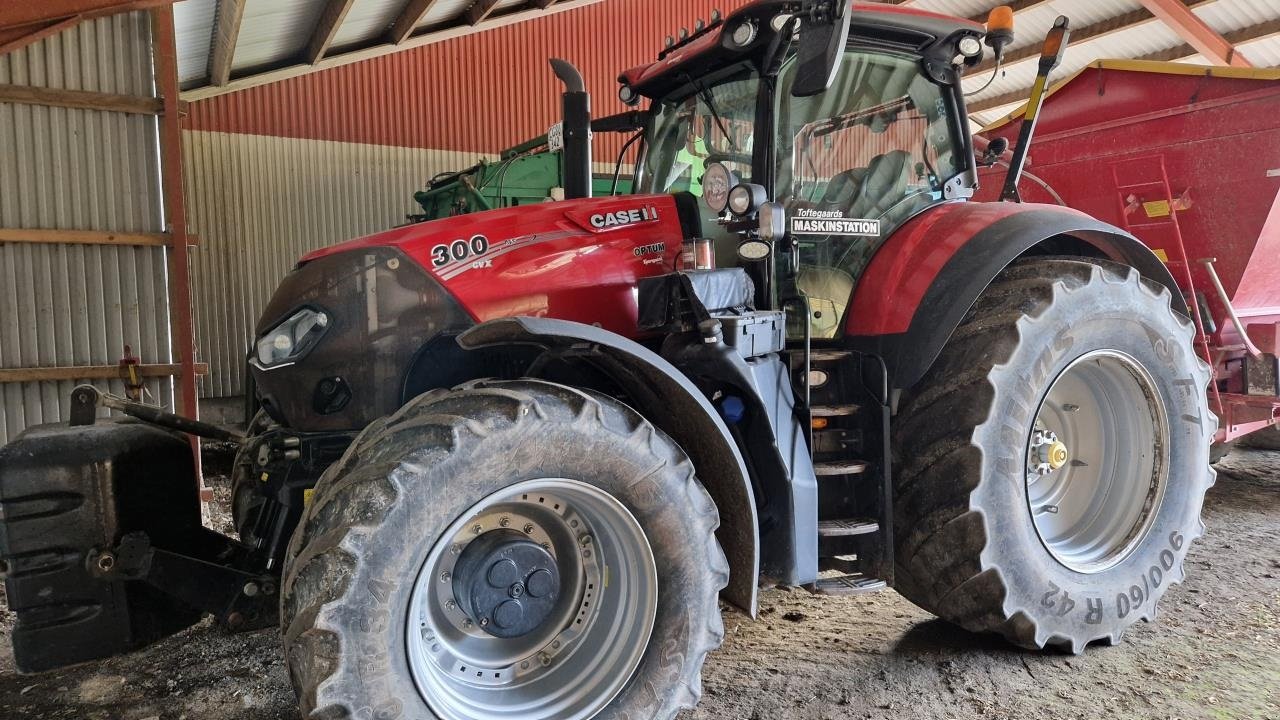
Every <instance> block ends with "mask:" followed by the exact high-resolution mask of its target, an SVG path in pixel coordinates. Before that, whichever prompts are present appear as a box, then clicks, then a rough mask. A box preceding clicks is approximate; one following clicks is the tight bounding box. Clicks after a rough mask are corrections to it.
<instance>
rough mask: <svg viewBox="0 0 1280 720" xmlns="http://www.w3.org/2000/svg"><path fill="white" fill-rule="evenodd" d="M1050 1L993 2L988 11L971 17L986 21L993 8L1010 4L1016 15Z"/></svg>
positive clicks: (1050, 0) (976, 20)
mask: <svg viewBox="0 0 1280 720" xmlns="http://www.w3.org/2000/svg"><path fill="white" fill-rule="evenodd" d="M1050 2H1052V0H1012V1H1011V2H996V3H992V4H991V8H990V9H988V10H987V12H984V13H981V14H979V15H970V16H969V19H970V20H972V21H973V22H977V23H985V22H986V21H987V18H988V17H990V15H991V10H994V9H995V8H997V7H1000V6H1001V5H1008V6H1009V7H1010V8H1012V9H1013V12H1014V14H1015V15H1016V14H1017V13H1020V12H1026V11H1027V10H1033V9H1035V8H1038V7H1040V6H1041V5H1047V4H1049V3H1050Z"/></svg>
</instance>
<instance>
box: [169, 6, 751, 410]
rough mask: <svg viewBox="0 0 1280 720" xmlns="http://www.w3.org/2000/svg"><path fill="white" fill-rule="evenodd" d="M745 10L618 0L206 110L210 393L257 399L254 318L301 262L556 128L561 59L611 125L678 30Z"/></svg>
mask: <svg viewBox="0 0 1280 720" xmlns="http://www.w3.org/2000/svg"><path fill="white" fill-rule="evenodd" d="M746 2H747V0H730V1H727V2H724V1H719V0H669V1H668V0H664V1H663V2H661V3H654V2H652V0H609V1H608V2H605V3H600V4H597V5H591V6H587V7H584V8H580V9H577V10H572V11H567V12H563V13H559V14H556V15H552V16H548V17H547V18H545V19H540V20H533V21H530V22H526V23H521V24H518V25H512V26H507V27H502V28H497V29H494V30H490V31H488V32H482V33H478V34H475V35H470V36H467V37H463V38H457V39H453V40H446V41H444V42H440V43H437V44H433V45H427V46H424V47H420V48H416V49H413V50H407V51H405V52H402V53H396V54H394V55H388V56H385V57H380V58H376V59H373V60H369V61H366V62H362V63H357V64H353V65H347V66H343V67H338V68H334V69H331V70H325V71H322V72H318V73H314V74H311V75H306V76H302V77H299V78H295V79H292V80H286V81H283V82H280V83H275V84H272V85H265V86H261V87H256V88H251V89H248V90H243V91H240V92H235V93H231V94H228V95H223V96H219V97H216V98H212V99H209V100H202V101H198V102H195V103H192V105H191V111H190V116H189V118H188V125H187V126H188V128H189V130H188V131H187V132H186V133H185V136H186V141H185V143H184V147H185V153H184V158H183V165H184V167H185V169H186V179H187V182H186V192H187V208H188V212H189V215H190V218H191V219H190V222H189V224H190V226H191V231H192V232H194V233H196V234H197V235H199V236H200V239H201V246H200V247H199V248H198V249H196V250H195V252H194V253H193V256H192V257H193V262H192V283H193V291H194V293H195V306H196V334H197V342H198V348H199V358H200V360H201V361H204V362H208V363H209V366H210V374H209V375H208V376H207V377H206V378H205V379H204V380H203V384H202V386H201V394H202V396H204V397H229V396H234V395H239V394H241V393H242V392H243V391H244V353H245V350H246V348H247V346H248V343H249V341H250V339H251V336H252V328H253V325H254V322H255V321H256V319H257V316H258V314H259V312H260V311H261V309H262V307H263V306H264V305H265V303H266V300H267V298H268V297H269V296H270V293H271V292H272V291H273V290H274V289H275V286H276V284H277V283H278V282H279V281H280V278H281V277H283V275H284V274H285V273H286V272H287V271H288V270H289V268H291V267H292V266H293V264H294V263H295V262H296V260H297V259H298V257H299V256H301V255H302V254H304V253H306V252H307V251H309V250H312V249H315V248H319V247H324V246H326V245H331V244H333V243H336V242H340V241H342V240H345V239H348V238H351V237H357V236H360V235H366V234H369V233H372V232H376V231H378V230H383V229H386V228H388V227H391V226H394V225H397V224H399V223H401V222H403V219H404V216H405V215H406V214H408V213H410V212H413V211H414V210H415V205H414V203H413V199H412V195H413V193H414V191H416V190H418V189H421V188H422V187H424V186H425V184H426V181H427V179H429V178H430V177H431V176H432V175H434V174H436V173H437V172H441V171H443V170H456V169H460V168H463V167H467V166H469V165H471V164H473V163H474V162H475V161H476V160H477V159H479V157H481V156H483V155H491V154H496V153H497V152H499V151H500V150H502V149H503V148H506V147H509V146H511V145H514V144H515V143H517V142H519V141H522V140H525V139H527V138H530V137H535V136H537V135H540V134H542V133H544V132H546V131H547V128H548V127H549V126H550V125H551V124H553V123H554V122H556V121H557V120H558V119H559V112H560V110H559V98H560V95H559V93H560V91H561V88H560V87H559V86H558V84H557V81H556V80H555V77H554V76H553V75H552V73H551V70H550V68H549V67H548V65H547V59H548V58H549V57H564V58H566V59H569V60H571V61H572V62H574V63H575V64H577V65H578V66H579V67H580V68H581V69H582V71H583V74H584V76H585V77H586V79H587V84H588V88H589V89H590V90H591V92H592V93H593V94H594V97H593V105H594V108H593V109H594V113H595V114H596V115H597V116H602V115H608V114H612V113H615V112H621V111H623V110H625V109H626V107H625V106H623V105H622V104H621V103H620V102H619V101H618V100H617V83H616V78H617V76H618V74H619V73H620V72H621V71H622V70H625V69H628V68H630V67H634V66H636V65H640V64H643V63H646V62H650V61H652V60H654V59H655V58H656V56H657V53H658V51H659V49H661V47H662V41H663V38H664V37H666V35H668V34H673V35H674V34H676V33H677V32H678V31H679V28H680V27H681V26H692V25H693V23H694V21H695V20H696V19H697V18H699V17H702V18H706V17H709V16H710V14H711V10H712V8H720V9H721V10H723V11H724V12H726V13H727V12H730V11H732V10H733V9H736V8H738V7H740V6H742V5H744V4H746ZM616 142H617V140H616V138H609V140H608V141H607V142H605V143H601V144H600V146H599V147H598V155H597V160H607V159H611V157H612V153H611V152H610V151H611V150H612V152H616ZM609 169H612V168H611V166H610V167H609Z"/></svg>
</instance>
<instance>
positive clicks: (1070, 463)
mask: <svg viewBox="0 0 1280 720" xmlns="http://www.w3.org/2000/svg"><path fill="white" fill-rule="evenodd" d="M1168 447H1169V429H1168V421H1167V416H1166V414H1165V409H1164V403H1163V402H1162V400H1161V398H1160V394H1159V392H1157V390H1156V387H1155V381H1154V380H1153V379H1152V377H1151V374H1150V373H1148V372H1147V370H1146V369H1145V368H1144V367H1143V366H1142V365H1141V364H1140V363H1138V361H1136V360H1134V359H1133V358H1132V357H1130V356H1128V355H1126V354H1124V353H1121V352H1116V351H1110V350H1106V351H1097V352H1092V353H1089V354H1087V355H1084V356H1082V357H1080V358H1079V359H1077V360H1076V361H1075V362H1073V363H1072V364H1071V365H1070V366H1068V367H1067V368H1066V369H1065V370H1063V371H1062V373H1061V374H1059V375H1058V377H1057V378H1056V379H1055V380H1054V382H1053V384H1052V385H1051V386H1050V388H1049V392H1048V393H1047V394H1046V395H1045V398H1044V400H1043V401H1042V402H1041V404H1040V407H1039V409H1038V410H1037V411H1036V420H1035V425H1034V426H1033V428H1032V430H1031V435H1030V438H1029V440H1028V442H1027V454H1026V473H1027V496H1026V497H1027V507H1028V509H1029V511H1030V512H1031V517H1032V520H1033V522H1034V524H1035V528H1036V532H1037V533H1038V534H1039V536H1040V541H1041V542H1042V543H1043V544H1044V546H1045V548H1046V549H1047V550H1048V551H1049V553H1050V554H1051V555H1053V557H1054V558H1055V559H1056V560H1057V561H1058V562H1059V563H1061V564H1062V565H1064V566H1066V567H1067V568H1069V569H1071V570H1074V571H1076V572H1080V573H1097V572H1102V571H1103V570H1106V569H1108V568H1111V567H1114V566H1115V565H1117V564H1118V563H1120V562H1122V561H1123V560H1124V559H1125V558H1127V557H1128V556H1129V555H1130V554H1131V553H1132V552H1133V550H1134V549H1135V548H1136V547H1137V546H1138V545H1139V544H1140V543H1141V542H1142V539H1143V538H1144V537H1146V534H1147V533H1148V532H1149V531H1150V529H1151V523H1152V521H1153V520H1154V518H1155V516H1156V511H1157V510H1158V509H1159V507H1160V503H1161V502H1162V501H1163V499H1164V491H1165V484H1166V478H1167V476H1168Z"/></svg>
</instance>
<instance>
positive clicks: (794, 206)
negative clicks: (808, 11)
mask: <svg viewBox="0 0 1280 720" xmlns="http://www.w3.org/2000/svg"><path fill="white" fill-rule="evenodd" d="M795 70H796V63H795V62H794V61H792V62H790V63H789V64H788V66H787V67H784V68H783V70H782V75H781V83H780V85H781V89H780V90H779V92H778V94H777V103H778V107H777V114H778V125H777V139H776V142H777V147H778V153H777V158H778V166H777V178H778V182H777V195H778V198H777V199H778V200H779V201H780V202H782V203H783V204H784V205H786V207H787V215H788V217H789V218H791V221H790V222H791V227H790V228H789V229H790V231H791V234H792V237H793V239H794V240H795V241H796V247H797V250H798V257H797V259H798V267H797V278H796V282H797V286H798V287H799V289H800V290H801V291H802V292H804V293H805V295H807V296H808V297H809V298H810V302H811V303H812V304H815V305H816V306H819V307H821V308H823V311H822V312H821V313H820V315H819V316H820V317H821V318H823V320H822V322H818V321H814V322H813V327H812V333H813V336H814V337H835V336H836V335H837V334H839V331H840V328H841V327H843V319H844V318H843V314H844V308H845V307H846V306H847V304H848V299H849V295H850V293H851V292H852V291H853V287H854V284H855V280H856V278H857V277H858V276H859V275H860V274H861V272H862V270H863V269H865V267H866V265H867V263H869V262H870V261H871V257H872V255H873V254H874V253H875V251H876V250H877V249H879V247H880V243H881V242H882V241H883V239H884V238H887V237H888V236H889V235H890V234H891V233H892V232H893V231H894V230H895V229H897V228H898V227H899V226H900V225H901V224H902V223H904V222H906V221H907V220H908V219H910V218H911V217H912V216H913V215H915V214H916V213H917V212H919V211H920V210H922V209H924V208H926V207H928V206H930V205H932V204H934V203H936V202H940V201H941V200H942V199H943V188H944V186H945V184H946V182H947V181H948V180H950V179H951V178H952V177H953V176H955V175H956V173H958V172H960V171H961V169H962V168H961V167H960V164H961V160H960V158H961V157H962V154H961V152H960V148H959V145H958V141H957V139H956V134H955V132H954V131H953V128H952V122H951V120H950V115H949V113H948V111H947V103H946V101H945V99H944V97H943V90H942V88H941V87H939V86H938V85H937V84H935V83H933V82H931V81H930V80H929V78H927V77H926V76H925V75H924V74H923V73H922V71H921V68H920V60H919V58H914V57H909V56H903V55H896V54H891V53H887V52H878V51H869V50H866V49H850V50H848V51H846V52H845V54H844V57H843V58H842V59H841V64H840V69H839V72H838V73H837V75H836V81H835V84H834V85H832V87H831V89H830V90H828V91H826V92H825V93H822V94H820V95H817V96H814V97H807V98H796V97H792V96H791V90H790V88H791V83H792V82H793V81H794V79H795ZM815 309H816V308H815Z"/></svg>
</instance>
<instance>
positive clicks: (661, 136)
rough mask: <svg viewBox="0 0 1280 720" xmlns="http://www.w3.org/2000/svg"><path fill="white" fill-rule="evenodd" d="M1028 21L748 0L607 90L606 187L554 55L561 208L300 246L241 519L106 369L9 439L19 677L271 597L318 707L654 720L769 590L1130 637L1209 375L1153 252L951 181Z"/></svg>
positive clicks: (1203, 411) (180, 423)
mask: <svg viewBox="0 0 1280 720" xmlns="http://www.w3.org/2000/svg"><path fill="white" fill-rule="evenodd" d="M1065 30H1066V28H1065V22H1064V23H1062V24H1061V25H1060V27H1059V28H1057V29H1056V30H1055V33H1054V34H1053V35H1051V36H1050V41H1049V42H1048V43H1047V45H1046V54H1045V60H1044V61H1043V63H1042V79H1043V77H1044V76H1047V74H1048V72H1049V70H1051V69H1052V67H1053V66H1054V64H1055V61H1056V58H1057V57H1058V56H1059V54H1060V51H1061V45H1062V44H1063V42H1064V41H1065ZM1010 37H1011V28H1010V27H1006V26H1003V25H1002V24H1001V23H998V22H997V23H993V24H989V27H984V26H983V25H980V24H975V23H972V22H967V21H964V20H958V19H954V18H949V17H944V16H940V15H936V14H932V13H927V12H921V11H917V10H912V9H908V8H902V7H894V6H892V5H870V4H866V5H864V4H854V5H852V6H851V7H850V6H849V5H848V4H847V3H845V2H842V1H840V2H835V1H833V0H803V1H799V0H761V1H760V2H756V3H753V4H751V5H749V6H747V7H745V8H743V9H741V10H739V11H738V12H735V13H733V14H732V15H730V16H729V17H726V18H716V19H714V20H713V22H711V23H710V24H709V25H707V26H706V27H705V28H702V29H701V30H700V31H699V32H697V33H694V34H692V35H691V36H690V37H688V38H686V39H684V40H682V41H681V42H679V43H675V44H672V46H670V47H668V48H667V49H666V50H665V51H664V52H663V53H662V55H661V56H660V59H659V60H658V61H657V62H655V63H653V64H651V65H648V66H645V67H640V68H635V69H633V70H630V71H627V72H626V73H624V74H623V75H622V77H621V83H622V97H623V98H624V100H627V101H630V102H632V103H634V104H639V103H641V102H642V101H647V102H648V111H647V112H645V113H643V116H642V120H643V123H642V124H643V126H644V127H643V130H642V131H641V132H642V134H641V138H642V142H641V143H640V146H641V148H642V149H641V150H640V156H639V159H638V161H637V163H636V169H635V177H634V181H635V187H636V193H637V194H635V195H629V196H625V197H606V198H598V199H593V198H591V197H589V195H590V188H591V167H592V166H591V154H590V133H589V127H590V117H589V111H588V98H587V95H586V93H585V91H584V89H583V87H582V84H581V79H580V77H578V76H577V74H576V72H575V71H574V70H573V68H572V67H570V66H568V65H567V64H565V63H554V65H555V66H556V72H557V73H558V74H559V75H560V77H561V78H562V79H564V80H565V82H566V83H567V85H568V89H567V92H566V93H565V103H564V105H565V118H564V124H563V137H564V161H565V163H566V174H565V176H566V178H567V181H566V187H565V192H566V196H567V198H568V199H566V200H565V201H563V202H555V203H544V204H537V205H529V206H522V207H518V208H507V209H500V210H494V211H490V212H484V213H475V214H470V215H463V216H459V217H454V218H450V219H446V220H440V221H436V222H430V223H421V224H416V225H411V226H407V227H403V228H398V229H395V230H391V231H388V232H385V233H381V234H379V235H375V236H372V237H369V238H364V239H361V240H356V241H353V242H349V243H345V244H343V245H339V246H337V247H333V248H329V249H327V250H323V251H321V252H317V253H313V254H312V255H309V256H307V257H306V258H304V259H303V260H302V262H301V263H300V264H299V265H298V267H297V269H295V270H294V271H293V272H292V273H291V274H290V275H289V276H288V277H287V278H286V279H285V280H284V282H283V283H282V284H281V286H280V288H279V289H278V290H277V292H276V294H275V296H274V298H273V300H272V301H271V303H270V305H269V306H268V307H267V309H266V312H265V313H264V315H263V317H262V321H261V322H260V323H259V325H258V328H257V337H256V338H255V345H254V349H253V352H252V356H251V361H250V362H251V365H252V372H253V377H254V379H255V382H256V397H257V398H258V400H259V401H260V403H261V412H260V413H259V414H258V416H257V417H256V418H255V419H254V421H253V423H252V424H251V427H250V428H249V434H248V436H247V437H240V436H230V435H228V434H227V433H225V432H223V433H222V436H223V437H231V439H233V440H235V441H236V442H241V443H242V444H243V448H242V450H241V452H240V454H239V457H238V459H237V462H236V470H235V482H236V487H235V508H234V510H235V520H236V524H237V529H238V532H239V539H238V540H232V539H231V538H226V537H223V536H220V535H217V534H215V533H212V532H210V531H206V530H203V529H202V528H200V527H199V517H198V515H199V512H198V509H197V507H198V505H197V501H196V499H195V489H194V488H195V482H194V479H193V477H192V475H193V473H192V470H191V462H190V457H189V455H187V454H186V453H185V451H184V448H185V447H186V445H185V444H184V441H183V440H182V439H180V438H179V437H177V436H175V435H173V434H170V433H169V432H168V431H166V430H162V429H159V428H158V427H156V426H157V424H160V425H167V426H169V427H173V428H176V429H179V430H184V431H187V432H192V433H196V434H207V433H213V432H215V431H214V430H213V429H212V428H210V427H209V426H205V425H203V424H201V423H196V422H193V421H186V420H182V419H180V418H176V417H174V416H171V415H168V414H165V413H163V412H160V411H158V410H156V409H152V408H146V407H145V406H140V405H137V404H135V403H130V402H128V401H124V400H121V399H119V398H114V397H111V396H108V395H102V394H100V393H98V392H97V391H95V390H93V388H88V387H82V388H79V389H77V391H76V393H75V395H74V397H73V400H72V407H73V418H72V425H71V426H63V427H49V428H39V429H35V430H32V431H29V432H27V433H26V434H24V435H23V436H21V437H19V438H18V439H17V440H15V441H14V442H13V443H12V444H10V445H9V446H7V447H6V448H5V449H4V450H3V451H0V503H2V505H0V507H3V511H4V512H3V534H2V535H0V554H2V555H3V558H4V561H5V562H6V563H7V568H8V576H7V589H8V597H9V602H10V604H11V607H12V608H13V609H14V610H15V611H16V612H17V614H18V624H17V626H16V627H15V630H14V633H13V642H14V646H15V655H16V658H17V662H18V665H19V667H20V668H21V669H23V670H26V671H37V670H42V669H46V668H50V667H55V666H58V665H62V664H66V663H71V662H77V661H82V660H85V659H89V658H93V657H101V656H104V655H108V654H112V653H118V652H123V651H126V650H129V649H132V648H135V647H138V646H140V645H142V644H145V643H147V642H150V641H152V640H154V639H156V638H157V637H160V636H162V635H164V634H165V633H168V632H172V631H173V630H174V629H176V628H180V627H183V626H185V625H187V624H189V623H191V622H193V621H194V619H195V618H196V617H198V616H199V614H200V613H201V612H210V613H213V614H214V615H215V616H216V617H217V618H218V619H219V620H220V621H221V622H223V623H224V624H225V625H226V626H227V627H229V628H232V629H238V628H249V627H261V626H264V625H268V624H272V623H275V622H277V620H278V622H279V625H280V627H281V628H282V630H283V634H284V646H285V657H286V661H287V665H288V668H289V672H290V675H291V677H292V680H293V683H294V686H295V688H296V690H297V692H298V697H299V699H300V702H301V705H302V708H303V712H304V715H306V716H308V717H311V716H314V717H338V716H342V717H346V716H353V717H366V716H368V717H387V718H392V717H439V718H447V719H449V720H461V719H472V718H522V719H526V720H551V719H553V718H554V719H558V720H564V719H569V718H575V719H576V718H592V717H618V718H624V717H626V718H671V717H673V716H674V715H675V714H676V713H677V712H678V711H680V710H681V709H682V708H689V707H692V706H693V705H694V704H695V703H696V702H697V701H698V697H699V694H700V672H701V668H702V664H703V661H704V659H705V658H706V655H707V653H708V652H710V651H711V650H713V649H715V648H716V647H717V646H718V645H719V643H720V642H721V639H722V638H723V634H724V630H723V625H722V622H721V616H720V608H719V605H718V600H719V599H720V598H722V597H723V598H724V599H725V600H727V601H728V602H730V603H732V604H734V605H736V606H738V607H739V608H741V609H742V610H743V611H744V612H747V613H750V614H754V613H755V611H756V607H757V589H758V588H759V587H761V586H774V585H785V586H803V587H806V588H808V589H809V590H811V591H813V592H815V593H820V594H846V593H855V592H862V591H868V590H875V589H878V588H882V587H885V586H886V585H887V586H891V587H893V588H895V589H896V590H897V591H898V592H900V593H902V594H903V595H905V596H906V597H907V598H909V599H910V600H911V601H912V602H914V603H916V604H918V605H920V606H921V607H923V608H925V609H927V610H929V611H930V612H933V613H935V614H937V615H939V616H940V617H943V618H946V619H947V620H950V621H952V622H954V623H957V624H959V625H961V626H963V627H965V628H967V629H969V630H972V631H976V632H995V633H999V634H1001V635H1003V636H1004V637H1006V638H1008V639H1009V640H1010V641H1011V642H1013V643H1015V644H1017V645H1019V646H1022V647H1028V648H1042V647H1045V646H1048V645H1053V646H1060V647H1063V648H1065V649H1067V650H1069V651H1072V652H1080V651H1082V650H1083V649H1084V647H1085V646H1086V645H1088V644H1089V643H1092V642H1095V641H1099V640H1101V641H1106V642H1110V643H1115V642H1118V641H1119V640H1120V638H1121V636H1122V635H1123V634H1124V633H1125V631H1126V630H1127V629H1128V628H1129V626H1130V625H1132V624H1133V623H1134V622H1136V621H1138V620H1139V619H1147V620H1150V619H1154V617H1155V607H1156V603H1157V602H1158V600H1159V599H1160V597H1161V595H1162V594H1163V593H1164V592H1165V590H1167V589H1168V587H1169V586H1170V585H1171V584H1172V583H1175V582H1178V581H1180V580H1181V579H1182V577H1183V560H1184V558H1185V556H1186V554H1187V552H1188V548H1189V547H1190V544H1191V542H1192V541H1193V540H1194V539H1195V538H1196V537H1197V536H1199V535H1200V533H1201V532H1202V529H1203V526H1202V525H1201V522H1200V506H1201V503H1202V501H1203V496H1204V493H1205V490H1206V489H1207V488H1208V487H1209V485H1210V484H1211V483H1212V481H1213V472H1212V470H1211V469H1210V466H1209V446H1210V442H1211V440H1212V438H1213V435H1214V431H1215V429H1216V420H1215V418H1214V416H1213V415H1212V414H1211V413H1210V411H1209V409H1208V405H1207V399H1206V385H1207V383H1208V381H1209V368H1208V367H1207V366H1206V365H1205V364H1204V363H1203V362H1201V361H1200V360H1199V359H1198V358H1197V356H1196V353H1195V351H1194V349H1193V346H1192V340H1193V336H1194V329H1193V325H1192V323H1191V320H1190V319H1189V313H1188V308H1187V306H1186V304H1185V302H1184V300H1183V298H1182V295H1181V294H1180V293H1179V292H1178V286H1177V285H1176V284H1175V282H1174V278H1173V277H1171V275H1170V273H1169V271H1168V270H1167V269H1166V268H1165V266H1164V264H1162V263H1161V261H1160V260H1159V259H1158V258H1157V257H1156V255H1155V254H1154V253H1153V252H1152V251H1151V250H1149V249H1148V248H1147V247H1146V246H1144V245H1143V243H1141V242H1139V241H1138V240H1137V239H1136V238H1135V237H1134V236H1133V235H1131V234H1129V233H1128V232H1125V231H1123V230H1121V229H1118V228H1116V227H1114V226H1112V225H1108V224H1106V223H1103V222H1100V221H1098V220H1096V219H1094V218H1092V217H1089V216H1087V215H1085V214H1083V213H1080V212H1077V211H1074V210H1070V209H1065V208H1061V207H1056V206H1048V205H1035V204H1024V203H1016V202H1007V203H976V202H973V201H971V200H970V198H971V197H972V196H973V194H974V191H975V188H976V185H977V178H978V164H977V162H976V160H975V157H974V150H973V141H972V137H971V135H970V132H969V127H968V121H967V116H966V111H965V101H964V96H963V92H962V90H961V85H960V77H961V74H962V72H963V71H964V70H965V69H966V68H968V67H973V66H976V65H977V64H979V63H980V62H981V60H982V57H983V55H984V53H986V52H988V50H987V49H985V48H984V43H983V41H984V40H985V41H986V45H987V46H989V48H990V51H992V52H995V53H996V54H997V55H999V54H1001V53H1002V51H1003V48H1004V47H1005V46H1006V44H1007V42H1008V41H1009V39H1010ZM1041 87H1043V83H1041ZM1036 106H1037V103H1032V108H1033V111H1032V112H1033V113H1034V108H1035V107H1036ZM1027 125H1028V126H1032V127H1033V126H1034V123H1027ZM1029 139H1030V132H1029V131H1028V132H1027V133H1026V136H1025V137H1024V138H1023V140H1022V142H1021V147H1019V148H1018V149H1019V151H1020V152H1023V153H1024V155H1025V149H1026V148H1025V146H1026V144H1027V142H1029ZM1015 164H1017V163H1016V162H1015ZM104 405H105V406H107V407H113V408H117V409H123V410H125V411H126V412H127V413H130V414H133V415H135V416H137V417H142V418H143V419H145V420H148V421H149V422H146V423H138V422H102V421H98V422H95V415H96V414H97V413H96V409H99V408H101V407H102V406H104ZM277 611H278V616H277Z"/></svg>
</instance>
